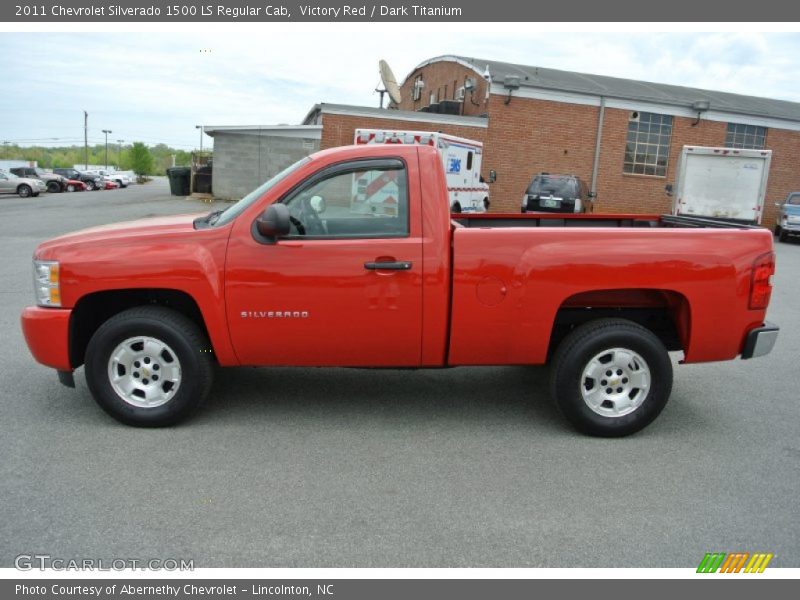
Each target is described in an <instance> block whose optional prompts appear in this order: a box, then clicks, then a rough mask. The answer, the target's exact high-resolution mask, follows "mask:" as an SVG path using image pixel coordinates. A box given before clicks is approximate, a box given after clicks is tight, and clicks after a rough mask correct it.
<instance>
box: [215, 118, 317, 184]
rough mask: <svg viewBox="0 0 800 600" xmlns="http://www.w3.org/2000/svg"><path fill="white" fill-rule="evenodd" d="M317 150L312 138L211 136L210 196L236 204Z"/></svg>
mask: <svg viewBox="0 0 800 600" xmlns="http://www.w3.org/2000/svg"><path fill="white" fill-rule="evenodd" d="M317 150H319V140H317V139H313V138H297V137H283V136H275V135H256V134H254V133H242V132H221V131H220V132H217V133H215V134H214V176H213V181H212V191H213V193H214V196H216V197H217V198H221V199H226V200H227V199H233V200H238V199H239V198H242V197H243V196H246V195H247V194H248V193H250V192H251V191H253V190H254V189H255V188H257V187H258V186H259V185H261V184H262V183H264V182H265V181H266V180H267V179H269V178H270V177H272V176H273V175H276V174H277V173H279V172H280V171H282V170H283V169H285V168H286V167H288V166H289V165H291V164H292V163H294V162H297V161H298V160H300V159H301V158H303V157H304V156H308V155H309V154H312V153H314V152H316V151H317Z"/></svg>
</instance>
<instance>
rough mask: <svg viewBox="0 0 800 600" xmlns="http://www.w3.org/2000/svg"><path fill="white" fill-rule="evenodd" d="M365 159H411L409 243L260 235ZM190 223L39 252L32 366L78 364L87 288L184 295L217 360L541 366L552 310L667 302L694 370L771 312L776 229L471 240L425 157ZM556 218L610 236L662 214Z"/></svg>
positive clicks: (524, 231)
mask: <svg viewBox="0 0 800 600" xmlns="http://www.w3.org/2000/svg"><path fill="white" fill-rule="evenodd" d="M365 156H368V157H398V158H401V159H402V160H403V161H404V162H405V163H406V165H407V168H408V182H409V201H410V235H409V236H408V237H404V238H397V239H358V240H356V239H350V240H347V239H328V240H285V241H278V242H277V243H275V244H264V243H260V242H258V241H257V240H256V239H254V237H253V235H252V227H253V223H254V221H255V219H256V218H258V216H259V215H260V214H261V213H262V212H263V211H264V210H265V209H266V207H267V206H269V205H270V204H271V203H273V202H276V201H277V200H279V199H280V198H281V197H282V196H283V195H284V194H285V193H286V192H287V191H288V190H290V189H292V188H293V187H294V186H295V185H297V184H299V183H300V182H302V181H303V180H305V179H306V178H308V177H309V176H311V175H313V174H314V173H316V172H317V171H319V170H320V169H323V168H325V167H328V166H330V165H333V164H335V163H337V162H340V161H347V160H352V159H356V158H362V157H365ZM194 216H196V215H184V216H176V217H166V218H157V219H147V220H142V221H137V222H132V223H124V224H120V225H113V226H106V227H96V228H93V229H88V230H85V231H82V232H78V233H75V234H70V235H66V236H62V237H60V238H56V239H54V240H50V241H48V242H45V243H43V244H41V245H40V246H39V248H38V249H37V251H36V257H37V258H40V259H48V260H58V261H59V263H60V272H61V298H62V303H63V308H61V309H46V308H30V309H26V310H25V312H24V313H23V317H22V319H23V329H24V332H25V337H26V340H27V341H28V345H29V347H30V348H31V351H32V353H33V354H34V357H35V358H36V359H37V360H39V361H40V362H42V363H43V364H46V365H48V366H51V367H55V368H58V369H69V368H71V366H70V365H69V360H68V356H67V354H68V353H67V345H68V336H69V319H70V314H71V309H72V308H74V307H75V305H76V304H77V303H78V302H79V301H80V299H81V298H83V297H85V296H86V295H87V294H91V293H95V292H99V291H109V290H123V289H137V288H163V289H172V290H179V291H182V292H185V293H186V294H188V295H189V296H191V297H192V298H193V299H194V300H195V302H196V303H197V305H198V307H199V308H200V311H201V313H202V315H203V319H204V322H205V325H206V328H207V330H208V332H209V336H210V338H211V342H212V345H213V347H214V352H215V356H216V357H217V359H218V361H219V362H220V364H222V365H223V366H227V365H238V364H243V365H333V366H336V365H339V366H387V367H388V366H431V367H434V366H445V365H479V364H539V363H542V362H544V361H545V360H546V358H547V351H548V345H549V342H550V335H551V332H552V327H553V323H554V319H555V317H556V314H557V312H558V310H559V309H560V308H562V307H581V306H595V307H609V306H611V307H650V306H659V307H664V308H667V310H668V311H669V312H670V313H671V314H672V315H673V318H674V320H675V322H676V325H677V329H678V331H679V334H680V336H681V338H682V340H683V342H684V346H685V358H686V362H700V361H711V360H725V359H730V358H733V357H735V356H736V355H737V354H739V353H740V352H741V349H742V344H743V341H744V337H745V335H746V333H747V332H748V331H749V330H751V329H753V328H754V327H758V326H760V325H762V323H763V322H764V317H765V313H766V303H767V302H768V300H769V293H768V291H769V276H768V275H769V273H768V271H769V268H770V267H769V265H767V264H762V263H763V261H761V262H759V263H756V262H755V261H756V260H757V259H759V258H760V257H763V256H764V255H768V254H769V253H770V252H771V250H772V236H771V234H770V232H769V231H766V230H755V229H752V230H739V229H688V228H687V229H676V228H644V227H630V228H621V227H612V226H609V227H591V228H585V227H568V228H564V227H530V228H525V227H496V228H491V227H485V228H478V227H475V228H467V227H463V226H461V225H458V224H453V223H452V222H451V220H450V214H449V208H448V194H447V189H446V183H445V177H444V173H443V171H442V166H441V161H440V159H439V155H438V153H437V151H436V149H435V148H431V147H427V146H409V145H367V146H364V145H361V146H351V147H345V148H335V149H331V150H326V151H323V152H319V153H317V154H315V155H314V156H313V160H311V161H310V162H308V163H307V164H305V165H304V166H302V167H301V168H299V169H298V170H297V171H295V172H293V173H292V174H291V175H290V176H288V177H287V178H286V179H285V180H283V181H282V182H281V183H280V184H278V185H277V186H276V187H274V188H273V189H272V190H270V191H269V192H267V193H266V194H265V195H264V196H263V197H262V198H260V199H259V200H258V201H256V202H255V203H253V204H252V205H251V206H250V207H248V208H247V209H246V210H245V211H243V212H242V214H241V215H239V217H238V218H237V219H235V220H234V221H233V222H232V223H230V224H228V225H225V226H221V227H216V228H209V229H201V230H195V229H194V228H193V227H192V219H193V217H194ZM548 216H549V215H548ZM556 216H557V218H558V219H567V220H569V219H582V220H587V219H588V220H592V221H595V222H602V221H604V220H608V221H609V224H610V222H611V221H617V220H619V219H620V218H626V217H627V218H635V219H639V220H650V221H657V220H658V218H659V217H658V216H656V215H569V214H564V215H561V214H559V215H556ZM541 217H542V215H535V214H526V215H517V216H516V217H515V218H519V219H521V220H522V221H524V220H525V219H536V218H541ZM459 218H467V219H469V218H473V217H472V216H466V215H464V216H461V215H460V216H459ZM474 218H480V219H488V220H489V222H491V220H493V219H508V218H510V215H491V214H490V215H477V216H475V217H474ZM522 221H521V222H522ZM386 260H391V261H409V262H411V263H413V267H412V269H411V270H408V271H387V270H366V269H364V263H365V262H367V261H373V262H375V261H377V262H380V261H386ZM767 262H768V261H767ZM754 265H755V270H754ZM770 273H771V271H770ZM751 305H752V306H754V307H755V308H753V309H751V308H749V306H751ZM270 313H272V315H271V318H270V316H269V315H270ZM278 313H280V314H279V315H278Z"/></svg>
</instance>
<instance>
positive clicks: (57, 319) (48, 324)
mask: <svg viewBox="0 0 800 600" xmlns="http://www.w3.org/2000/svg"><path fill="white" fill-rule="evenodd" d="M71 315H72V310H71V309H69V308H43V307H41V306H29V307H27V308H26V309H24V310H23V311H22V318H21V321H22V333H23V334H24V335H25V341H26V342H27V344H28V349H29V350H30V351H31V354H33V358H35V359H36V360H37V362H40V363H42V364H43V365H45V366H48V367H52V368H54V369H58V370H59V371H72V365H71V364H70V360H69V321H70V317H71Z"/></svg>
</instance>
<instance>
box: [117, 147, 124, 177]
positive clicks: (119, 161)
mask: <svg viewBox="0 0 800 600" xmlns="http://www.w3.org/2000/svg"><path fill="white" fill-rule="evenodd" d="M124 141H125V140H117V171H119V170H121V169H122V142H124Z"/></svg>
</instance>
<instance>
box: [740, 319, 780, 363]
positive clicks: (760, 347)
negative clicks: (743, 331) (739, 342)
mask: <svg viewBox="0 0 800 600" xmlns="http://www.w3.org/2000/svg"><path fill="white" fill-rule="evenodd" d="M778 331H780V328H779V327H778V326H777V325H775V324H773V323H768V322H766V323H764V325H763V326H761V327H756V328H755V329H753V330H752V331H751V332H750V333H748V334H747V337H746V338H745V341H744V348H742V358H743V359H746V358H757V357H759V356H764V355H766V354H769V353H770V352H772V348H773V347H774V346H775V341H776V340H777V339H778Z"/></svg>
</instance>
